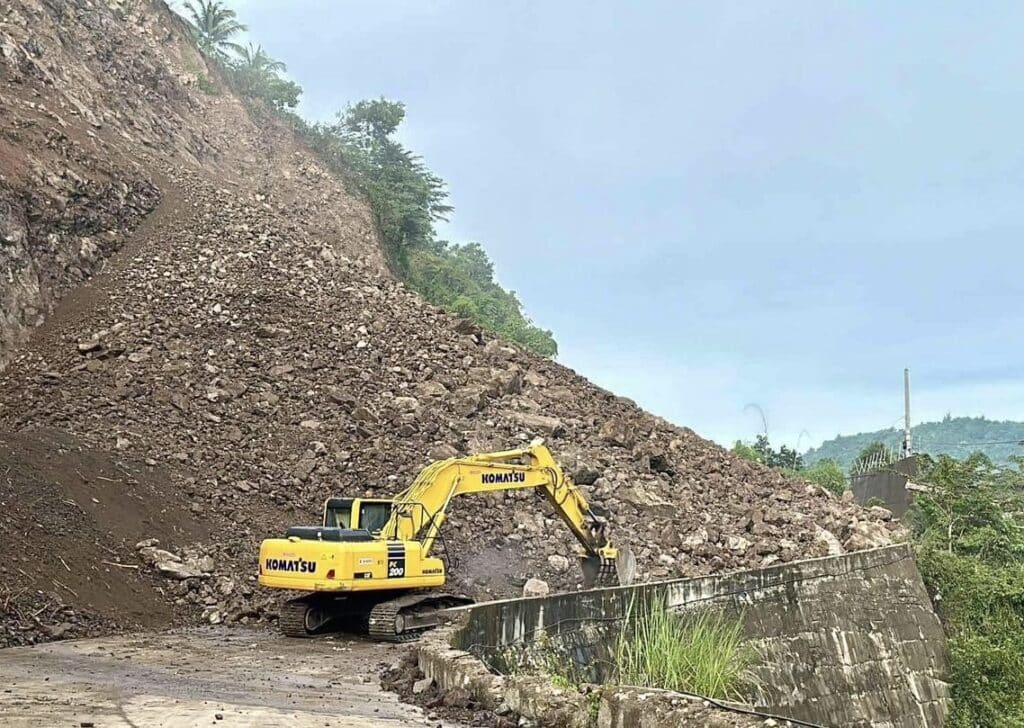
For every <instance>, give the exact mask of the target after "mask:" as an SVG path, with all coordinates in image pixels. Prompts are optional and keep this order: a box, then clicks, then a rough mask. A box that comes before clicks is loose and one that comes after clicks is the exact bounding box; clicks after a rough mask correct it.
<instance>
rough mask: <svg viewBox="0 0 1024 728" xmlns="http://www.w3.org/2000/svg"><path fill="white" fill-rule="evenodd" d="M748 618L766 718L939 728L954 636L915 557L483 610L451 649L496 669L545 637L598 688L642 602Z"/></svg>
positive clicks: (833, 562)
mask: <svg viewBox="0 0 1024 728" xmlns="http://www.w3.org/2000/svg"><path fill="white" fill-rule="evenodd" d="M656 598H663V599H665V600H666V602H667V604H668V605H669V606H671V607H673V608H675V609H677V610H679V611H681V612H685V611H686V610H690V609H695V608H704V607H712V608H715V609H723V610H726V611H727V612H730V613H733V614H742V615H743V618H744V625H745V631H746V634H747V635H748V636H749V637H751V638H752V639H754V640H755V641H756V642H757V643H758V644H759V646H760V648H761V650H762V652H763V654H764V658H765V659H764V662H763V664H762V665H761V666H760V667H758V668H757V669H756V672H757V677H758V680H759V683H760V685H761V688H760V693H761V694H760V696H759V698H758V700H757V706H756V707H758V708H759V709H764V710H766V711H768V712H771V713H775V714H780V715H784V716H787V717H792V718H799V719H802V720H806V721H810V722H815V723H820V724H822V725H834V726H885V727H892V728H897V727H899V728H903V727H907V728H909V727H911V726H914V727H917V726H929V727H930V726H938V725H941V724H942V723H943V721H944V719H945V716H946V714H947V712H948V709H949V706H950V693H949V686H948V684H947V683H946V681H945V676H946V652H945V636H944V634H943V631H942V626H941V624H940V623H939V620H938V618H937V617H936V615H935V613H934V612H933V611H932V607H931V602H930V600H929V598H928V594H927V592H926V591H925V588H924V584H923V583H922V581H921V577H920V574H919V573H918V571H917V567H916V565H915V563H914V560H913V553H912V551H911V549H910V548H909V546H906V545H898V546H892V547H887V548H882V549H874V550H871V551H861V552H857V553H852V554H846V555H843V556H838V557H828V558H822V559H812V560H808V561H799V562H792V563H789V564H782V565H777V566H773V567H769V568H767V569H759V570H754V571H745V572H738V573H733V574H725V575H719V576H708V577H702V578H696V579H684V580H677V581H669V582H661V583H657V584H644V585H638V586H633V587H620V588H614V589H600V590H594V591H589V592H577V593H568V594H558V595H554V596H549V597H537V598H532V599H516V600H507V601H499V602H490V603H487V604H480V605H476V606H473V607H470V608H467V609H466V612H467V614H468V616H467V617H466V618H465V622H464V626H463V627H462V628H461V629H460V630H458V631H457V632H456V633H455V636H454V638H453V640H454V641H453V642H452V645H451V646H452V647H455V648H458V649H460V650H463V651H466V652H470V653H472V654H475V655H478V656H480V657H481V658H482V659H483V660H484V661H485V662H488V663H490V664H492V665H493V664H495V663H496V662H497V661H500V660H501V659H502V655H503V654H505V653H506V652H507V650H508V649H509V648H512V649H515V648H516V647H517V646H521V645H523V644H524V643H530V642H531V641H534V640H535V639H536V638H537V636H538V635H540V634H544V635H546V639H549V640H551V641H552V642H554V643H556V644H558V645H559V646H561V647H562V648H563V649H564V650H565V652H566V654H569V655H571V656H572V657H573V659H574V661H575V662H576V663H577V665H579V666H583V667H584V668H585V669H589V670H591V671H592V672H593V673H594V675H596V676H597V677H598V678H600V677H601V676H600V675H599V673H600V672H601V668H600V665H602V664H603V662H602V661H603V660H604V659H606V657H607V655H608V646H609V645H610V644H611V643H612V642H613V641H614V635H616V634H617V631H618V626H619V624H620V623H621V620H622V617H623V616H624V615H625V613H626V610H627V609H628V608H629V605H630V603H631V602H632V601H633V600H653V599H656Z"/></svg>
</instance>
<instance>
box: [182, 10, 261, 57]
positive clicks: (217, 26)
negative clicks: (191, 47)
mask: <svg viewBox="0 0 1024 728" xmlns="http://www.w3.org/2000/svg"><path fill="white" fill-rule="evenodd" d="M185 10H186V11H187V15H186V20H187V22H188V24H189V27H190V28H191V30H192V34H193V35H194V36H195V39H196V43H197V44H198V45H199V48H200V50H202V51H203V52H204V53H206V54H207V55H210V56H214V57H216V58H219V59H221V60H226V59H227V57H228V53H227V52H228V51H235V52H237V51H239V50H241V46H239V45H238V44H237V43H235V42H233V41H232V40H231V39H232V38H234V37H235V36H236V35H238V34H239V33H242V32H244V31H245V30H246V26H245V25H243V24H242V23H241V21H239V20H238V15H237V14H236V13H235V11H234V10H232V9H231V8H229V7H227V6H225V5H224V4H223V3H220V2H217V0H186V2H185Z"/></svg>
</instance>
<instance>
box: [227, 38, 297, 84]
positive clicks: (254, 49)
mask: <svg viewBox="0 0 1024 728" xmlns="http://www.w3.org/2000/svg"><path fill="white" fill-rule="evenodd" d="M238 67H239V68H240V69H242V70H244V71H246V72H248V73H251V74H253V75H254V76H265V75H274V76H276V75H277V74H278V73H280V72H283V71H287V70H288V67H287V66H286V65H284V64H283V63H282V62H281V61H277V60H274V59H273V58H271V57H270V55H269V54H268V53H267V52H266V51H265V50H263V46H261V45H253V44H252V43H250V44H249V45H247V46H245V47H244V48H239V49H238Z"/></svg>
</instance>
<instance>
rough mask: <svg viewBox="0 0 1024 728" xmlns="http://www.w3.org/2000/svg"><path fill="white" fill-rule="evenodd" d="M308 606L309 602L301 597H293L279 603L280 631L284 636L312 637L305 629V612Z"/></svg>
mask: <svg viewBox="0 0 1024 728" xmlns="http://www.w3.org/2000/svg"><path fill="white" fill-rule="evenodd" d="M309 608H310V606H309V603H308V602H306V601H303V600H301V599H293V600H291V601H287V602H285V603H284V604H283V605H281V614H280V616H279V618H278V625H279V626H280V628H281V633H282V634H283V635H285V636H286V637H312V633H310V632H308V631H307V630H306V613H307V612H308V611H309Z"/></svg>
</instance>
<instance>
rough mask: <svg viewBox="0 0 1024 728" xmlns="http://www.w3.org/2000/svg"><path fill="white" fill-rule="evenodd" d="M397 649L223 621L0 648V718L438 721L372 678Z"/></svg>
mask: <svg viewBox="0 0 1024 728" xmlns="http://www.w3.org/2000/svg"><path fill="white" fill-rule="evenodd" d="M396 657H397V652H396V648H395V647H393V646H390V645H382V644H375V643H370V642H363V641H358V640H353V639H351V638H347V637H338V638H327V639H317V640H288V639H285V638H282V637H279V636H277V635H274V634H271V633H269V632H266V631H255V630H247V629H228V628H209V629H199V630H184V631H176V632H168V633H160V634H144V635H128V636H122V637H112V638H103V639H93V640H77V641H72V642H57V643H53V644H49V645H44V646H41V647H32V648H17V649H8V650H0V725H3V726H9V727H19V728H20V727H26V728H27V727H28V726H32V727H33V728H35V727H36V726H47V727H49V726H53V727H54V728H58V727H60V726H68V727H69V728H81V727H82V726H89V725H90V724H91V725H93V726H95V728H122V727H126V728H149V727H150V726H160V727H166V728H182V727H184V726H223V727H224V728H240V727H241V726H245V727H247V728H248V727H249V726H253V727H264V726H265V727H267V728H270V727H271V726H273V727H274V728H277V727H278V726H296V727H297V728H305V727H307V726H317V727H318V728H323V727H324V726H332V727H334V728H354V727H356V726H375V727H377V726H379V727H381V728H392V727H395V726H424V725H433V726H438V725H441V723H440V722H439V721H437V720H432V721H428V720H427V718H426V716H425V715H424V713H423V712H422V711H420V710H419V709H417V708H414V707H412V706H409V705H404V704H402V703H399V702H398V700H397V698H396V697H395V696H394V695H392V694H390V693H386V692H384V691H382V690H381V688H380V687H379V683H378V678H377V673H378V672H379V666H380V665H381V664H382V663H390V662H391V661H393V660H394V659H395V658H396ZM218 716H219V717H218ZM444 725H446V726H450V725H451V724H444Z"/></svg>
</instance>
